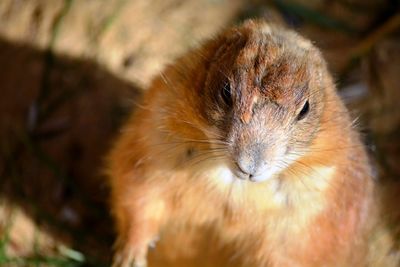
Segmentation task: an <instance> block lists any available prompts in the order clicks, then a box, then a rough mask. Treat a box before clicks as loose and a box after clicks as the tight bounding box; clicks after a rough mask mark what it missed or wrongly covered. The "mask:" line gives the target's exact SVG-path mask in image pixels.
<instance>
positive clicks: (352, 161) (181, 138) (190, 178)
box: [109, 20, 374, 267]
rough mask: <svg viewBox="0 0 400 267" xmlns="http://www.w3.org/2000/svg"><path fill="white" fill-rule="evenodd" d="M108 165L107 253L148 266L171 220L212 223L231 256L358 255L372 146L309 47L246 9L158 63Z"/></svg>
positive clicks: (363, 239)
mask: <svg viewBox="0 0 400 267" xmlns="http://www.w3.org/2000/svg"><path fill="white" fill-rule="evenodd" d="M109 174H110V184H111V189H112V196H111V204H112V211H113V214H114V216H115V220H116V226H117V231H118V240H117V243H116V249H117V252H116V255H115V259H114V266H135V267H138V266H145V265H146V262H147V260H146V258H147V254H148V247H149V245H150V244H151V243H152V242H153V241H154V240H156V239H157V238H158V237H160V238H161V241H162V240H163V237H164V233H167V232H168V229H170V228H171V227H173V226H174V225H181V226H182V227H181V228H180V229H181V231H183V233H185V232H184V231H185V229H188V227H190V226H202V225H206V226H207V227H209V228H212V229H213V231H214V232H215V233H216V235H217V236H218V238H219V241H218V242H220V244H224V245H223V246H226V247H230V248H231V251H232V252H234V253H235V255H232V258H235V262H237V263H238V265H240V264H241V265H243V266H253V267H261V266H279V267H282V266H307V267H310V266H340V267H345V266H366V265H367V258H368V257H367V253H368V245H367V243H368V242H367V238H368V233H369V231H370V226H369V223H368V221H369V218H370V217H371V216H372V210H373V209H372V203H373V201H372V196H373V187H374V185H373V181H372V178H371V170H370V166H369V163H368V158H367V155H366V152H365V149H364V148H363V145H362V144H361V142H360V138H359V135H358V133H357V132H356V131H355V130H354V129H353V127H352V122H351V120H350V117H349V115H348V111H347V110H346V108H345V107H344V105H343V103H342V101H341V100H340V98H339V97H338V95H337V92H336V89H335V85H334V83H333V82H332V78H331V76H330V74H329V72H328V71H327V67H326V64H325V62H324V60H323V58H322V56H321V54H320V52H319V50H318V49H317V48H315V47H314V46H313V45H312V44H311V43H310V42H309V41H308V40H306V39H304V38H302V37H300V36H299V35H297V34H296V33H294V32H292V31H290V30H286V29H284V28H281V27H278V26H274V25H269V24H267V23H265V22H262V21H252V20H250V21H247V22H245V23H243V24H242V25H240V26H238V27H235V28H232V29H229V30H227V31H225V32H223V33H222V34H221V35H219V36H217V37H216V38H215V39H213V40H210V41H208V42H207V43H205V44H204V45H203V46H201V47H200V48H198V49H196V50H194V51H191V52H189V53H188V54H187V55H185V56H183V57H182V58H181V59H179V60H177V62H176V63H175V64H174V65H172V66H170V67H168V68H167V69H166V71H165V72H164V73H162V74H160V76H159V77H158V78H156V79H155V80H154V82H153V84H152V86H151V87H150V89H149V90H148V91H147V92H146V93H145V95H144V99H143V101H142V103H141V105H140V106H139V107H138V110H136V112H135V113H134V114H133V116H132V117H131V119H130V120H129V122H128V123H127V124H126V125H125V127H124V128H123V131H122V134H121V136H120V137H119V139H118V140H117V142H116V144H115V147H114V149H113V150H112V152H111V154H110V157H109ZM189 235H190V234H189V231H188V236H189ZM183 236H185V234H183ZM171 242H172V243H173V238H172V239H171ZM172 243H171V244H172ZM182 244H183V243H182ZM178 246H179V244H178ZM182 246H183V245H182ZM208 246H210V247H216V245H215V244H214V243H213V241H211V240H210V241H209V244H208ZM168 249H169V250H173V249H174V247H173V246H172V245H171V247H169V248H167V250H168ZM215 249H217V248H215ZM176 257H179V255H178V256H176ZM231 260H232V259H231ZM168 264H169V263H164V264H161V265H160V266H170V265H168ZM207 264H208V263H207ZM150 265H151V264H150ZM186 266H197V265H196V263H195V262H193V263H187V264H186ZM199 266H205V265H199ZM215 266H222V264H221V263H218V264H216V265H215ZM226 266H232V265H230V264H229V262H228V263H226Z"/></svg>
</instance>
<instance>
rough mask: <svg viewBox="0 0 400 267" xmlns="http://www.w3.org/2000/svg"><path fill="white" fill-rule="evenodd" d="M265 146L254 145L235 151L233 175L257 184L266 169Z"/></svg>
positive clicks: (260, 144)
mask: <svg viewBox="0 0 400 267" xmlns="http://www.w3.org/2000/svg"><path fill="white" fill-rule="evenodd" d="M265 149H266V147H265V145H264V144H262V143H254V144H251V145H249V146H247V147H246V148H244V149H237V150H236V153H235V155H234V162H235V169H236V170H235V174H236V176H237V177H238V178H240V179H244V180H250V181H252V182H257V181H258V180H259V178H260V177H261V176H262V173H263V170H264V169H265V167H266V163H265V159H264V154H265Z"/></svg>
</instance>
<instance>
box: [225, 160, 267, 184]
mask: <svg viewBox="0 0 400 267" xmlns="http://www.w3.org/2000/svg"><path fill="white" fill-rule="evenodd" d="M231 171H232V173H233V175H234V176H235V177H236V178H237V179H240V180H244V181H250V182H253V183H257V182H264V181H267V180H269V179H270V178H271V175H269V173H270V171H269V170H263V171H261V172H259V173H255V174H250V173H247V172H245V171H243V170H242V169H241V168H240V166H239V165H237V164H235V166H234V167H233V168H231Z"/></svg>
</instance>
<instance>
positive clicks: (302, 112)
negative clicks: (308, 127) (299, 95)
mask: <svg viewBox="0 0 400 267" xmlns="http://www.w3.org/2000/svg"><path fill="white" fill-rule="evenodd" d="M309 111H310V103H309V102H308V100H307V101H306V103H304V106H303V108H302V109H301V110H300V112H299V115H297V120H298V121H299V120H302V119H304V118H305V117H306V115H307V114H308V112H309Z"/></svg>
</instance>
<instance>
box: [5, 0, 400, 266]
mask: <svg viewBox="0 0 400 267" xmlns="http://www.w3.org/2000/svg"><path fill="white" fill-rule="evenodd" d="M399 11H400V3H399V1H396V0H370V1H363V0H313V1H305V0H293V1H284V0H274V1H273V0H270V1H266V0H264V1H263V0H249V1H245V0H230V1H228V0H186V1H185V0H109V1H98V0H87V1H76V0H75V1H74V0H2V1H0V93H1V94H0V174H1V176H0V265H1V266H107V264H108V263H109V260H110V257H111V247H112V242H113V239H114V234H113V226H112V221H111V219H110V216H109V213H108V207H107V196H108V189H107V186H106V183H105V177H104V175H103V167H102V166H103V165H104V156H105V153H106V152H107V150H108V149H109V147H110V145H111V143H112V140H113V138H114V136H115V134H116V133H117V132H118V128H119V126H120V125H121V123H122V122H123V121H124V118H125V117H126V115H127V114H128V113H129V112H130V111H131V110H132V109H133V108H134V106H135V103H136V102H137V101H138V100H139V99H140V96H141V92H143V90H146V86H147V85H148V84H149V82H150V81H151V79H152V78H153V77H154V76H155V75H157V74H158V73H159V72H160V71H161V70H162V69H163V67H164V66H165V64H167V63H169V62H172V61H173V60H174V59H175V58H176V57H178V56H179V55H181V54H183V53H184V52H185V51H187V50H188V49H190V48H191V47H194V46H196V45H198V44H199V43H200V42H201V41H202V40H204V39H206V38H210V37H212V36H213V35H215V34H216V33H217V32H218V31H219V30H221V29H223V28H224V27H227V26H229V25H233V24H235V23H239V22H240V21H243V20H244V19H247V18H264V19H267V20H270V21H273V22H275V23H281V24H286V25H287V26H288V27H293V28H295V29H297V30H298V31H299V32H301V33H302V34H304V35H306V36H307V37H309V38H310V39H311V40H313V42H314V43H315V44H316V45H317V46H318V47H320V48H321V49H322V51H323V53H324V55H325V57H326V59H327V61H328V64H329V66H330V69H331V70H332V72H333V74H334V77H335V80H336V81H337V85H338V88H339V90H340V94H341V95H342V97H343V99H344V100H345V102H346V104H347V105H348V107H349V108H350V110H351V112H352V115H353V116H354V118H355V119H356V118H357V119H358V125H359V129H360V131H362V133H363V136H364V139H365V143H366V145H367V146H368V148H369V151H370V153H371V158H372V159H373V161H374V162H375V165H376V177H377V180H378V183H380V184H382V185H383V186H382V190H388V192H389V191H390V188H392V187H391V186H390V185H391V184H393V183H398V182H400V165H399V164H398V162H400V107H399V104H398V102H399V99H400V90H399V84H400V75H399V74H400V35H399V33H400V12H399ZM398 188H400V187H398ZM397 193H398V192H391V193H387V194H386V193H385V194H384V197H383V200H382V201H384V202H383V203H386V202H385V201H387V202H390V201H392V202H393V199H395V195H396V194H397ZM392 197H393V198H392ZM395 206H396V205H394V207H395ZM390 207H393V206H388V213H391V214H393V215H392V217H390V220H392V221H390V222H395V221H396V220H397V218H399V219H400V216H398V214H397V213H394V212H392V210H390ZM396 216H398V217H396ZM399 222H400V221H399ZM398 236H400V232H394V233H393V237H392V238H398ZM399 240H400V239H399Z"/></svg>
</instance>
